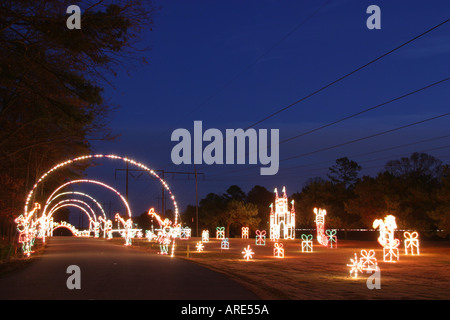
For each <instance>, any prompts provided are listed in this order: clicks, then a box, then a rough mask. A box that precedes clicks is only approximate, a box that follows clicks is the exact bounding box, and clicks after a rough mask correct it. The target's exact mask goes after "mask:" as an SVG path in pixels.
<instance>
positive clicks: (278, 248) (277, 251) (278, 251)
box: [273, 242, 284, 258]
mask: <svg viewBox="0 0 450 320" xmlns="http://www.w3.org/2000/svg"><path fill="white" fill-rule="evenodd" d="M273 256H274V257H275V258H284V248H283V244H282V243H280V242H275V243H274V244H273Z"/></svg>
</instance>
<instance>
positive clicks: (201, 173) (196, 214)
mask: <svg viewBox="0 0 450 320" xmlns="http://www.w3.org/2000/svg"><path fill="white" fill-rule="evenodd" d="M118 171H126V196H127V201H128V174H129V172H148V171H147V170H144V169H128V163H127V167H126V169H115V172H114V179H115V180H116V179H117V172H118ZM153 171H155V172H159V173H160V177H161V179H163V180H164V177H165V174H183V175H188V176H189V175H194V177H195V232H196V236H197V237H198V176H199V175H203V179H205V174H204V173H203V172H197V168H196V167H195V165H194V172H188V171H166V170H164V169H159V170H153ZM139 176H140V175H139ZM150 177H152V178H153V176H152V175H150ZM161 208H162V210H161V213H162V214H165V209H166V208H165V188H164V186H162V191H161Z"/></svg>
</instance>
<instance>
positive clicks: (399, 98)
mask: <svg viewBox="0 0 450 320" xmlns="http://www.w3.org/2000/svg"><path fill="white" fill-rule="evenodd" d="M448 80H450V77H448V78H445V79H442V80H439V81H437V82H434V83H431V84H429V85H427V86H425V87H422V88H420V89H416V90H413V91H411V92H408V93H406V94H403V95H401V96H399V97H396V98H393V99H391V100H388V101H385V102H383V103H380V104H377V105H375V106H373V107H370V108H367V109H364V110H362V111H359V112H357V113H354V114H351V115H349V116H346V117H344V118H341V119H339V120H336V121H333V122H330V123H327V124H325V125H323V126H320V127H318V128H315V129H312V130H309V131H306V132H304V133H301V134H298V135H295V136H293V137H290V138H287V139H284V140H282V141H280V143H279V144H282V143H285V142H288V141H291V140H294V139H297V138H300V137H303V136H305V135H307V134H310V133H313V132H316V131H319V130H321V129H325V128H327V127H330V126H332V125H335V124H338V123H340V122H343V121H345V120H349V119H351V118H354V117H356V116H359V115H361V114H363V113H366V112H369V111H372V110H375V109H377V108H380V107H382V106H385V105H387V104H389V103H392V102H395V101H398V100H401V99H403V98H406V97H408V96H411V95H413V94H415V93H418V92H421V91H423V90H426V89H429V88H431V87H434V86H436V85H438V84H441V83H443V82H445V81H448Z"/></svg>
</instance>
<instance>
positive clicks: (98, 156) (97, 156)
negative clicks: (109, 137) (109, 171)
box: [24, 154, 179, 225]
mask: <svg viewBox="0 0 450 320" xmlns="http://www.w3.org/2000/svg"><path fill="white" fill-rule="evenodd" d="M95 159H107V160H118V161H122V162H125V163H127V164H130V165H133V166H135V167H138V168H140V169H143V170H145V171H147V172H148V173H150V174H151V175H152V176H154V177H155V178H157V179H158V180H159V181H160V183H161V184H162V185H163V187H164V188H165V189H166V190H167V192H168V193H169V195H170V199H171V200H172V203H173V207H174V224H175V225H176V224H178V217H179V212H178V204H177V202H176V200H175V196H174V195H173V193H172V190H171V189H170V188H169V186H168V184H167V183H166V182H165V181H164V180H163V179H162V178H161V177H160V176H159V175H158V174H157V173H156V172H155V171H153V170H152V169H150V168H149V167H147V166H146V165H144V164H143V163H140V162H137V161H134V160H132V159H129V158H126V157H121V156H116V155H110V154H108V155H103V154H95V155H86V156H81V157H77V158H74V159H71V160H67V161H64V162H61V163H59V164H57V165H56V166H54V167H53V168H51V169H50V170H48V171H47V172H46V173H44V174H43V175H42V176H41V177H40V178H39V179H38V180H37V182H36V183H35V184H34V186H33V188H32V189H31V190H30V191H29V193H28V195H27V198H26V201H25V206H24V217H27V218H30V215H32V214H33V213H34V211H33V210H30V211H28V210H29V205H30V201H31V199H32V197H33V195H34V192H35V190H36V188H37V187H38V186H39V185H40V184H41V183H42V182H43V181H45V180H46V178H47V177H48V176H49V175H51V174H52V173H53V172H55V171H57V170H58V169H61V168H64V167H67V166H69V165H71V164H74V163H77V162H83V161H89V160H95ZM74 181H81V180H74ZM86 181H94V180H86ZM56 192H57V191H56V190H55V192H54V193H53V194H52V195H51V196H50V198H52V197H53V195H54V194H55V193H56ZM127 211H128V215H129V217H131V210H130V209H129V206H128V204H127ZM43 212H46V208H44V211H43Z"/></svg>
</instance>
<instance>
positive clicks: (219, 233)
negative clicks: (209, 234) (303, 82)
mask: <svg viewBox="0 0 450 320" xmlns="http://www.w3.org/2000/svg"><path fill="white" fill-rule="evenodd" d="M224 238H225V227H217V228H216V239H224Z"/></svg>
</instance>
